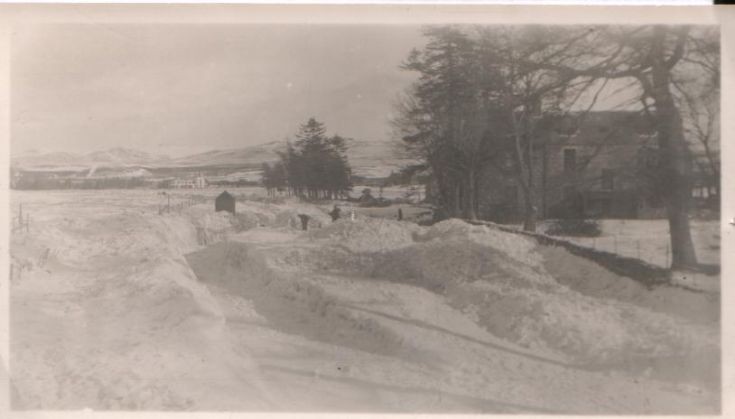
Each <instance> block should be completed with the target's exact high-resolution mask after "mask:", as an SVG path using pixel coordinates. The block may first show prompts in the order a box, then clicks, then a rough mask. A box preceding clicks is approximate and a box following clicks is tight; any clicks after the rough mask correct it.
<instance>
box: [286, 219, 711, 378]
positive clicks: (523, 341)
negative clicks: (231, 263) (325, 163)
mask: <svg viewBox="0 0 735 419" xmlns="http://www.w3.org/2000/svg"><path fill="white" fill-rule="evenodd" d="M310 236H311V237H312V238H314V239H321V238H323V239H325V240H328V241H330V242H332V243H334V244H337V243H338V244H340V245H343V246H345V247H347V249H348V250H349V252H344V251H338V250H335V249H332V250H331V251H329V252H327V251H326V250H325V249H320V250H318V251H316V250H309V251H304V250H303V249H302V250H301V251H300V252H297V253H299V256H298V257H297V258H292V259H291V260H290V262H291V263H293V262H294V261H295V260H300V261H303V263H304V265H303V267H308V268H310V269H314V268H315V267H316V266H315V264H314V263H312V262H309V261H310V260H319V261H320V262H321V263H320V265H321V266H318V267H319V268H320V269H321V270H323V271H327V272H331V273H336V272H342V273H344V274H347V275H368V276H370V277H373V278H380V279H383V280H389V281H396V282H403V283H408V284H412V285H418V286H421V287H424V288H427V289H429V290H432V291H434V292H438V293H441V294H443V295H445V296H446V298H448V299H449V301H450V302H451V304H452V305H453V306H454V307H456V308H458V309H460V310H462V311H464V312H466V313H467V314H468V315H471V316H473V317H474V318H475V319H476V321H477V322H478V323H479V324H480V325H482V326H483V327H485V328H486V329H487V330H488V331H490V332H491V333H492V334H494V335H496V336H499V337H502V338H504V339H507V340H508V341H511V342H513V343H516V344H518V345H521V346H525V347H528V348H536V349H541V350H546V351H549V352H550V353H554V354H561V355H563V356H566V357H568V358H569V359H570V360H573V361H574V362H580V363H584V364H601V363H604V364H620V365H622V364H628V363H630V362H631V359H632V358H645V359H654V358H657V357H672V358H675V357H683V356H694V357H697V356H702V357H706V356H707V354H710V355H711V354H716V349H717V336H716V334H715V333H710V332H708V331H702V329H700V328H698V327H696V326H695V325H692V324H691V322H690V321H689V320H688V319H686V318H673V317H671V316H670V315H667V314H671V313H662V312H658V311H655V310H653V308H655V307H652V306H647V305H646V304H640V305H637V304H635V303H636V302H638V300H640V298H638V299H636V298H633V297H632V296H631V295H630V294H626V293H624V291H623V290H619V291H620V292H621V294H619V295H618V294H615V295H597V296H593V295H592V294H590V293H587V294H585V293H580V292H578V291H576V290H574V289H571V288H569V287H568V286H567V285H568V284H564V283H563V282H564V281H561V282H560V280H559V279H557V278H555V277H554V276H552V275H551V274H550V273H549V272H548V270H547V269H546V267H545V263H546V262H545V259H544V257H543V255H542V253H541V252H540V251H539V248H538V245H536V244H535V243H534V242H533V241H532V240H530V239H528V238H524V237H519V236H517V235H514V234H511V233H506V232H502V231H497V230H493V229H489V228H487V227H485V226H471V225H468V224H466V223H463V222H461V221H458V220H449V221H445V222H442V223H439V224H437V225H435V226H433V227H431V228H428V229H425V230H423V232H421V231H419V230H415V227H407V226H404V225H403V224H401V223H397V222H395V223H393V222H390V221H385V220H383V221H381V222H380V223H375V224H373V223H353V224H349V222H345V223H344V224H343V223H342V222H340V223H336V224H334V225H333V226H329V227H327V228H325V229H323V230H321V231H315V232H313V233H312V234H311V235H310ZM414 238H415V240H414ZM309 252H311V254H308V253H309ZM304 253H307V254H304ZM583 261H584V260H583V259H581V258H578V257H576V256H573V255H568V256H567V257H566V259H564V264H565V266H568V267H569V269H574V267H575V266H580V265H582V264H583ZM286 262H289V261H286V260H284V263H286ZM616 278H617V279H619V280H623V278H620V277H616ZM587 281H589V282H590V283H596V281H597V278H594V277H589V278H587ZM641 292H642V293H646V292H647V291H645V290H641ZM655 292H656V291H648V293H649V294H650V295H651V296H650V297H649V298H650V299H651V300H654V299H657V298H661V295H656V294H653V293H655ZM600 297H603V298H600ZM612 297H618V298H612ZM694 299H696V297H694Z"/></svg>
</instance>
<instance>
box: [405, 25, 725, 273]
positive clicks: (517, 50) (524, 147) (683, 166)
mask: <svg viewBox="0 0 735 419" xmlns="http://www.w3.org/2000/svg"><path fill="white" fill-rule="evenodd" d="M425 36H426V37H427V44H426V45H425V47H424V48H422V49H421V50H414V51H412V53H411V54H410V56H409V57H408V59H407V60H406V62H405V64H404V68H405V69H406V70H408V71H412V72H416V73H417V74H418V77H419V78H418V81H417V82H416V83H415V84H414V86H413V87H412V88H411V89H410V90H409V91H408V92H407V94H406V95H404V97H402V99H401V100H400V102H399V103H398V105H397V106H398V111H399V112H398V114H399V116H398V117H397V118H396V119H395V120H394V126H395V128H396V130H397V132H398V134H399V135H400V137H401V138H403V139H404V141H405V143H406V145H407V147H408V148H409V149H410V150H411V151H413V152H414V153H415V155H417V156H419V157H421V158H422V160H423V161H424V162H425V163H426V165H427V166H428V167H429V168H430V170H431V173H432V176H433V177H434V182H435V184H436V185H437V187H438V191H437V192H438V196H439V201H440V202H439V203H438V204H439V205H440V207H441V208H442V209H443V210H444V211H445V212H446V213H447V214H448V215H450V216H459V217H464V218H476V215H477V207H478V205H477V203H478V194H479V190H478V187H477V185H478V175H479V173H480V171H481V170H482V168H484V167H486V166H488V165H490V166H492V167H493V168H495V169H496V170H497V171H498V172H499V173H502V174H504V175H507V176H509V177H512V178H514V179H515V180H516V183H517V184H518V185H519V186H520V192H521V194H522V198H523V203H524V205H523V213H524V214H523V218H524V229H526V230H531V231H532V230H535V228H536V219H537V206H538V205H537V200H538V197H537V196H536V193H535V190H536V188H535V187H534V186H535V185H534V184H533V183H534V179H536V176H535V174H536V171H538V170H539V168H538V167H536V165H535V163H534V162H535V159H534V156H533V154H534V151H535V144H536V143H537V141H538V139H539V135H538V134H539V133H540V132H542V131H543V130H546V129H549V123H550V121H553V120H554V119H558V118H559V117H560V116H565V115H569V114H570V113H571V112H572V111H574V112H575V113H580V114H582V115H583V114H584V113H585V112H588V111H589V110H590V109H592V108H593V107H594V106H595V104H596V103H597V102H598V100H599V99H600V97H601V96H605V95H610V96H614V95H619V94H620V92H621V91H624V92H627V93H630V92H634V93H633V94H632V95H630V94H628V97H627V98H626V103H621V104H620V105H621V106H624V107H626V108H630V107H631V106H633V105H636V106H637V108H638V109H640V111H641V113H642V114H644V115H645V116H646V117H647V118H648V119H649V121H650V123H651V125H652V126H653V127H654V128H655V131H656V132H657V141H658V151H657V152H658V154H659V158H658V159H657V160H658V164H657V167H656V173H657V176H655V180H654V182H658V184H656V185H654V187H655V188H656V189H658V190H660V191H663V197H662V198H663V201H664V203H665V206H666V209H667V215H668V220H669V227H670V231H671V243H672V250H673V251H672V253H673V266H675V267H678V266H686V265H694V264H696V256H695V254H694V248H693V245H692V239H691V233H690V228H689V218H688V210H689V205H690V200H691V173H692V162H693V160H692V153H691V152H690V151H691V150H690V148H691V145H692V144H691V141H699V142H700V146H703V147H701V148H704V150H705V155H707V156H709V157H708V159H709V160H710V161H711V163H712V165H715V164H716V163H717V164H718V162H715V161H714V157H712V156H714V154H715V153H713V152H712V148H713V145H714V143H715V142H716V141H718V139H717V138H715V137H716V128H717V127H716V121H717V115H716V112H717V110H718V108H717V106H716V102H714V101H712V97H713V96H717V95H718V94H719V43H718V34H717V32H716V29H711V28H708V27H687V26H680V27H666V26H647V27H642V26H641V27H612V26H606V27H599V26H586V27H585V26H567V27H544V26H516V27H429V28H427V29H426V30H425ZM703 74H704V75H705V77H702V75H703ZM707 104H709V105H715V106H710V108H706V107H704V106H703V105H707ZM685 117H687V118H685ZM582 118H583V116H582ZM687 133H689V134H690V135H689V136H688V137H689V138H687ZM688 141H689V142H688ZM707 153H709V154H707ZM713 170H714V169H713Z"/></svg>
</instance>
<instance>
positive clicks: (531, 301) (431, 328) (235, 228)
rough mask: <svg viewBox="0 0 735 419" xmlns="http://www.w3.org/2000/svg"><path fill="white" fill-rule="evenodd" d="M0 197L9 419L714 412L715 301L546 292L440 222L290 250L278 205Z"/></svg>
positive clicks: (298, 239)
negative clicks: (19, 418) (4, 216)
mask: <svg viewBox="0 0 735 419" xmlns="http://www.w3.org/2000/svg"><path fill="white" fill-rule="evenodd" d="M15 198H16V199H22V200H23V202H24V203H26V204H25V205H26V208H27V210H28V211H32V212H33V214H34V220H35V226H34V228H33V229H32V231H31V232H30V233H18V234H15V235H14V236H13V239H12V240H13V242H12V249H11V253H12V258H13V265H14V275H13V278H12V286H11V363H10V371H11V376H12V385H13V391H14V396H13V406H14V407H15V408H20V409H80V408H84V407H91V408H94V409H148V410H152V409H169V410H171V409H173V410H217V411H221V410H248V411H350V412H360V411H370V412H376V411H377V412H467V413H472V412H493V413H503V412H508V413H513V412H530V413H590V414H591V413H608V414H614V413H638V414H643V413H679V414H687V413H689V414H691V413H715V412H717V411H718V410H719V387H718V382H719V378H718V376H717V374H718V371H719V346H718V342H719V330H718V328H719V324H718V320H717V313H718V312H719V308H718V296H712V295H706V294H703V293H698V294H697V293H690V292H688V291H684V290H679V289H674V288H669V289H664V288H662V289H657V290H651V291H648V290H645V289H644V288H642V287H641V288H640V289H639V288H636V287H637V286H638V285H637V284H635V283H632V281H630V280H627V279H625V278H618V279H619V281H618V282H616V283H615V284H614V286H611V284H609V283H607V282H604V281H608V282H609V281H612V279H611V278H609V277H603V274H602V273H599V275H598V273H596V272H595V271H594V270H590V269H591V268H589V267H587V268H585V271H584V272H585V273H586V274H589V273H590V272H591V273H593V274H595V275H597V277H590V278H589V281H591V282H594V283H599V284H601V285H600V286H599V287H596V288H595V287H590V286H589V284H586V285H585V284H582V282H583V281H581V280H579V278H576V280H575V278H572V276H574V274H573V273H570V274H569V276H570V277H565V278H564V280H563V281H560V280H557V279H556V278H554V277H553V276H552V275H551V274H550V273H549V272H548V270H547V269H546V268H545V261H544V254H543V252H539V251H538V249H536V248H535V247H536V245H535V244H533V243H531V242H530V241H526V240H524V239H521V238H519V237H517V236H513V235H510V234H507V233H501V232H497V231H491V230H488V229H487V227H477V226H468V225H466V224H464V223H461V222H458V221H448V222H444V223H441V224H439V225H436V226H434V227H430V228H424V227H418V226H415V225H412V224H408V223H398V222H392V221H386V220H369V219H367V220H366V219H363V220H358V221H356V222H354V223H353V222H350V221H341V222H338V223H335V224H331V225H330V224H328V221H327V218H326V216H325V215H323V214H320V213H319V212H318V210H317V209H315V208H309V207H307V206H301V207H300V208H299V209H298V211H299V212H306V211H310V213H311V214H313V216H314V218H315V219H317V221H320V222H321V223H322V224H324V226H325V227H324V228H321V229H318V230H313V231H310V232H307V233H302V232H300V231H298V230H297V229H295V228H293V226H295V225H296V222H295V220H294V217H295V213H296V212H297V210H296V209H295V208H294V207H295V205H296V204H284V205H280V206H276V205H270V204H262V203H255V202H252V203H251V202H249V203H245V204H242V203H241V204H240V208H241V209H240V214H238V216H237V217H229V216H227V215H223V214H221V213H220V214H212V213H210V212H209V211H210V208H209V206H204V205H201V206H194V207H191V208H188V209H185V210H184V211H183V212H182V213H181V214H171V215H159V214H157V212H156V211H154V208H155V205H153V204H151V205H147V204H143V203H142V202H145V200H144V199H143V198H145V197H143V198H141V197H135V198H136V199H135V200H134V202H141V204H139V205H137V206H130V205H125V201H126V200H125V199H123V198H122V197H115V198H112V197H111V198H110V199H108V201H107V202H105V203H104V205H102V204H98V205H93V203H94V202H96V200H97V201H98V200H99V199H100V197H99V195H97V196H94V195H89V196H84V197H80V196H74V195H71V194H67V195H64V194H63V193H58V194H56V195H54V194H44V195H43V196H41V195H32V194H27V195H24V196H15ZM131 198H132V197H128V200H132V199H131ZM34 199H35V200H36V201H34ZM49 199H53V205H48V202H49ZM34 202H35V203H34ZM554 257H556V258H559V257H569V258H570V259H569V263H575V259H574V257H573V256H571V255H561V254H558V253H555V254H554ZM580 266H581V265H580ZM598 278H599V281H603V282H597V281H598ZM589 281H588V282H589ZM562 282H563V283H562ZM645 293H648V294H645ZM641 295H645V296H643V297H642V296H641ZM662 301H663V302H666V301H672V302H673V303H674V304H678V305H681V304H684V305H685V306H686V307H688V308H689V309H690V311H691V313H692V314H690V312H689V311H685V310H679V309H673V310H672V309H667V308H666V307H665V304H663V303H662Z"/></svg>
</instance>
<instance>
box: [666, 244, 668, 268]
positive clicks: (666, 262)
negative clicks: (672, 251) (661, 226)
mask: <svg viewBox="0 0 735 419" xmlns="http://www.w3.org/2000/svg"><path fill="white" fill-rule="evenodd" d="M666 267H667V268H668V267H669V243H668V242H667V243H666Z"/></svg>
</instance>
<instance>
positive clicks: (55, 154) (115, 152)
mask: <svg viewBox="0 0 735 419" xmlns="http://www.w3.org/2000/svg"><path fill="white" fill-rule="evenodd" d="M168 160H169V159H168V157H166V156H161V155H157V154H152V153H147V152H144V151H140V150H136V149H131V148H123V147H116V148H110V149H107V150H99V151H92V152H89V153H86V154H78V153H68V152H61V151H51V152H46V151H42V150H31V151H27V152H24V153H21V154H18V155H16V156H13V157H11V165H12V166H13V167H15V168H18V169H25V170H84V169H91V168H95V167H113V168H114V167H139V166H151V165H158V164H164V163H165V162H166V161H168Z"/></svg>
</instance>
